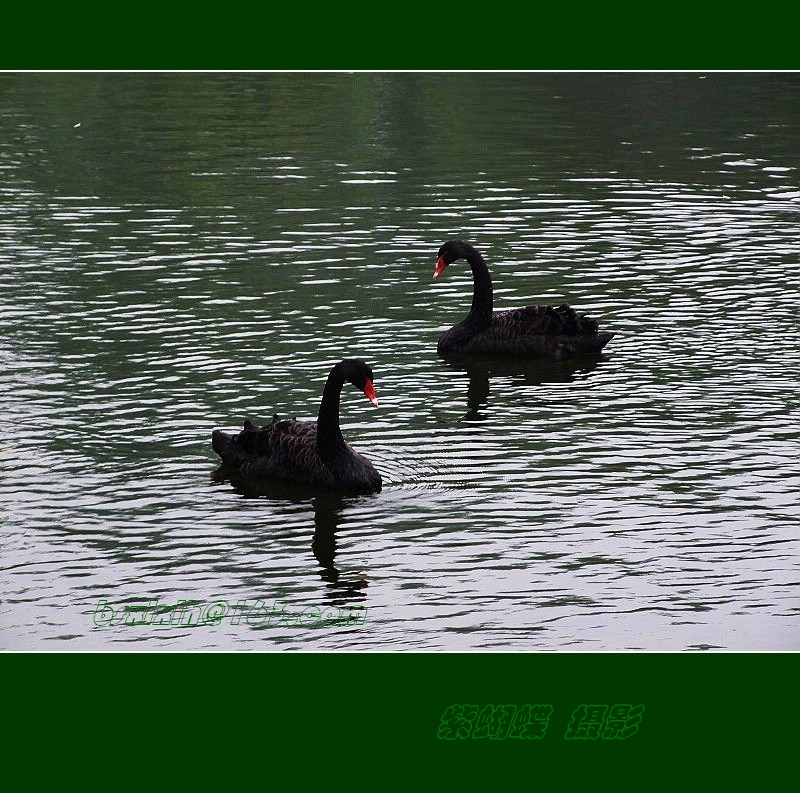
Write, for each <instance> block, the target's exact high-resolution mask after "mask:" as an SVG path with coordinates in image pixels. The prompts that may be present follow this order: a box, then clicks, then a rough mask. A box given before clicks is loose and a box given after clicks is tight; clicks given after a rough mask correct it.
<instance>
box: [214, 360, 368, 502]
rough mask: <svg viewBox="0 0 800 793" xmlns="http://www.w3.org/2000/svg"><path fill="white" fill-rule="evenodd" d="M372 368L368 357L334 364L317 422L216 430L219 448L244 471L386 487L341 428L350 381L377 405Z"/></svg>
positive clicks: (353, 488)
mask: <svg viewBox="0 0 800 793" xmlns="http://www.w3.org/2000/svg"><path fill="white" fill-rule="evenodd" d="M372 379H373V378H372V370H371V369H370V368H369V366H367V365H366V364H365V363H364V361H360V360H358V359H357V358H345V359H344V360H343V361H340V362H339V363H337V364H336V366H334V367H333V369H331V372H330V374H329V375H328V380H327V382H326V383H325V388H324V390H323V392H322V402H321V403H320V406H319V414H318V416H317V420H316V422H314V421H297V420H296V419H280V418H278V416H275V417H274V418H273V419H272V422H271V423H270V424H267V425H266V426H264V427H257V426H256V425H255V424H252V423H251V422H249V421H245V422H244V428H243V429H242V431H241V432H239V433H238V434H236V435H230V434H229V433H227V432H223V431H222V430H214V432H213V433H212V436H211V442H212V445H213V447H214V451H215V452H216V453H217V454H218V455H219V456H220V457H221V458H222V460H223V462H224V463H225V464H226V465H229V466H230V467H232V468H235V469H237V470H238V471H240V472H241V473H243V474H248V475H251V474H252V475H255V476H263V477H269V478H270V479H282V480H285V481H290V482H300V483H304V484H311V485H319V486H322V487H329V488H334V489H336V490H341V491H345V492H348V493H373V492H377V491H379V490H380V489H381V476H380V474H379V473H378V472H377V471H376V470H375V468H374V467H373V466H372V463H370V462H369V460H367V459H366V458H365V457H363V456H362V455H360V454H359V453H358V452H357V451H355V450H354V449H352V448H351V447H350V446H348V445H347V444H346V443H345V441H344V438H343V437H342V432H341V430H340V429H339V397H340V395H341V393H342V386H343V385H344V384H345V381H347V382H349V383H352V384H353V385H354V386H355V387H356V388H358V389H359V390H360V391H363V392H364V395H365V396H366V397H367V399H369V401H370V402H372V404H373V405H375V407H378V400H377V399H376V397H375V388H374V386H373V384H372Z"/></svg>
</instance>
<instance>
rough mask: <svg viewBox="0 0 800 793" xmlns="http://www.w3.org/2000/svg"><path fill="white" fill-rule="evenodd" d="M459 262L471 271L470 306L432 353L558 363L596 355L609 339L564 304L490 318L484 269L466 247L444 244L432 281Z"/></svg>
mask: <svg viewBox="0 0 800 793" xmlns="http://www.w3.org/2000/svg"><path fill="white" fill-rule="evenodd" d="M459 259H466V260H467V262H468V263H469V266H470V268H471V269H472V278H473V282H474V287H473V293H472V307H471V309H470V312H469V314H467V316H466V318H465V319H464V320H463V321H461V322H459V323H458V324H457V325H454V326H453V327H452V328H450V330H447V331H445V332H444V333H443V334H442V335H441V336H440V337H439V342H438V344H437V350H438V351H439V352H440V353H441V354H443V355H447V354H459V353H464V354H477V355H521V356H526V357H527V356H530V357H536V356H542V357H552V358H562V357H568V356H570V355H578V354H581V353H599V352H600V350H602V349H603V347H605V345H606V344H608V342H609V341H611V339H612V338H613V337H614V334H613V333H609V332H607V331H599V330H598V325H597V321H596V320H594V319H592V318H591V317H588V316H586V315H585V314H579V313H578V312H577V311H575V309H574V308H571V307H570V306H568V305H566V304H563V305H560V306H555V307H554V306H526V307H525V308H518V309H512V310H511V311H503V312H501V313H497V314H495V313H493V311H492V301H493V290H492V278H491V276H490V275H489V268H488V267H487V266H486V262H485V261H484V259H483V256H481V254H480V253H479V252H478V251H477V250H476V249H475V248H474V247H473V246H472V245H470V244H469V243H468V242H464V240H450V241H449V242H446V243H445V244H444V245H442V247H441V248H440V249H439V253H438V256H437V262H436V269H435V270H434V272H433V277H434V278H438V277H439V276H440V275H441V274H442V273H443V272H444V270H445V268H446V267H447V266H448V265H450V264H452V263H453V262H455V261H458V260H459Z"/></svg>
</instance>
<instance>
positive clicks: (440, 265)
mask: <svg viewBox="0 0 800 793" xmlns="http://www.w3.org/2000/svg"><path fill="white" fill-rule="evenodd" d="M445 267H447V262H446V261H445V260H444V256H440V257H439V261H438V262H436V269H435V270H434V271H433V277H434V278H438V277H439V276H440V275H441V274H442V273H443V272H444V268H445Z"/></svg>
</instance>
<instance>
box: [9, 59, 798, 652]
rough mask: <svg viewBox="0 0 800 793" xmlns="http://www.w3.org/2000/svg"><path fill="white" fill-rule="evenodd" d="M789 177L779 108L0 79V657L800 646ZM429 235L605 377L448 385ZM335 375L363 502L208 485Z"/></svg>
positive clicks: (548, 375)
mask: <svg viewBox="0 0 800 793" xmlns="http://www.w3.org/2000/svg"><path fill="white" fill-rule="evenodd" d="M798 143H800V77H799V76H798V75H796V74H709V75H701V74H560V75H559V74H461V75H459V74H424V73H418V74H368V73H367V74H313V73H311V74H186V75H175V74H147V73H133V74H118V75H114V74H57V73H52V74H13V73H5V74H0V364H1V366H0V405H1V406H2V412H3V419H4V432H3V438H2V440H0V510H1V511H2V512H1V515H2V516H1V517H0V521H1V523H0V598H1V601H0V648H3V649H36V650H47V649H75V650H83V649H112V650H130V649H148V650H151V649H165V650H177V649H196V650H201V649H231V650H237V649H242V650H279V649H293V650H326V649H330V650H353V651H358V650H374V651H391V650H426V651H427V650H532V651H534V650H573V651H574V650H578V651H596V650H684V649H700V648H703V649H705V648H709V649H724V650H798V649H800V615H799V614H798V609H799V607H800V596H799V593H798V584H799V583H800V575H798V550H800V548H799V546H800V543H799V542H798V526H799V525H800V507H799V506H798V492H800V462H798V461H799V460H800V425H799V424H798V419H799V418H800V396H798V368H799V367H800V349H799V346H798V342H800V321H799V320H800V311H799V310H798V306H799V305H800V300H799V298H800V235H798V228H800V145H798ZM451 237H463V238H465V239H468V240H470V241H472V242H473V244H475V245H476V246H477V247H478V248H479V249H480V250H481V251H483V253H484V255H485V257H486V259H487V261H488V263H489V266H490V268H491V271H492V275H493V279H494V283H495V308H496V309H503V308H514V307H518V306H522V305H525V304H529V303H536V302H552V303H561V302H569V303H570V304H572V305H574V306H576V307H578V308H580V309H581V310H583V311H586V312H588V313H590V314H592V315H593V316H596V317H597V318H598V319H599V320H600V322H601V326H602V327H603V328H605V329H608V330H612V331H614V332H616V334H617V336H616V337H615V338H614V339H613V340H612V342H611V343H610V344H609V345H608V347H607V348H606V350H605V354H604V356H603V358H602V359H600V360H598V361H576V362H572V363H564V364H549V365H545V364H541V363H533V364H530V363H529V364H525V363H523V362H519V361H517V362H510V363H507V364H506V365H505V366H490V367H488V368H487V367H479V366H478V367H476V366H471V367H466V366H460V365H453V364H450V363H448V362H446V361H443V360H441V359H440V358H439V357H438V356H437V354H436V340H437V338H438V335H439V334H440V333H441V332H442V330H444V329H446V328H447V327H449V326H450V325H451V324H453V323H454V322H456V321H458V320H460V319H461V318H462V317H463V316H464V315H465V314H466V312H467V310H468V307H469V302H470V297H471V280H470V278H469V276H468V270H467V267H466V264H465V263H464V262H460V263H457V264H454V265H453V266H451V267H450V268H449V269H448V271H447V273H446V275H445V276H444V277H443V278H441V279H438V280H437V281H436V282H434V283H432V282H431V275H432V272H433V268H434V265H435V260H436V252H437V250H438V248H439V246H440V245H441V244H442V242H444V241H445V240H446V239H449V238H451ZM346 356H357V357H362V358H364V359H365V360H367V361H368V362H369V363H370V364H371V366H372V367H373V369H374V371H375V382H376V388H377V392H378V397H379V400H380V408H379V409H377V410H375V409H373V408H372V407H371V406H370V405H369V403H368V402H367V401H366V400H365V399H364V398H363V396H362V395H361V394H359V393H358V392H356V391H354V390H353V389H350V388H348V389H347V390H346V391H345V392H344V394H343V399H342V427H343V431H344V434H345V436H346V438H347V439H348V441H349V442H350V443H352V445H353V446H355V447H356V448H357V449H359V450H360V451H361V452H363V453H364V454H365V455H366V456H368V457H369V458H370V459H371V460H372V461H373V462H374V464H375V466H376V467H377V468H378V470H379V471H380V472H381V474H382V476H383V479H384V488H383V491H382V492H381V493H379V494H375V495H371V496H361V497H337V496H330V495H328V494H322V493H303V492H296V491H286V490H285V489H276V488H274V487H268V486H261V485H253V484H252V483H236V482H231V481H229V480H226V479H222V480H220V479H219V478H218V477H215V471H216V470H217V467H218V459H217V458H216V456H215V455H214V453H213V451H212V450H211V446H210V434H211V430H212V429H213V428H215V427H227V428H231V429H234V428H236V427H237V426H240V425H241V421H242V420H243V419H244V418H250V419H252V420H254V421H258V422H263V421H266V420H268V419H269V418H270V417H271V416H272V415H273V413H275V412H280V413H282V414H289V415H292V416H297V417H298V418H308V419H313V418H314V417H315V415H316V411H317V407H318V404H319V398H320V394H321V391H322V386H323V383H324V381H325V377H326V376H327V373H328V370H329V369H330V367H331V366H332V364H333V363H335V362H336V361H338V360H339V359H340V358H343V357H346ZM101 601H105V604H106V607H107V608H108V609H113V610H114V612H115V613H116V614H117V615H118V616H119V615H120V614H124V608H125V607H126V606H137V605H147V604H153V603H156V604H158V605H159V606H161V607H166V606H171V605H175V604H177V603H179V602H180V601H187V602H188V603H189V605H190V606H193V607H194V608H195V609H196V610H197V611H196V612H195V613H197V614H202V615H205V616H208V615H210V614H212V613H213V614H217V615H223V618H222V619H221V621H220V622H219V624H213V621H210V622H209V623H206V624H200V625H197V626H193V627H192V626H189V627H187V626H185V625H183V626H179V625H162V626H155V625H148V624H118V625H115V624H113V622H112V623H111V624H109V622H108V620H107V619H106V617H107V615H109V614H110V612H109V611H107V610H106V611H104V610H103V608H102V607H101V608H100V610H98V606H99V604H100V602H101ZM259 601H260V602H261V603H262V604H263V608H267V609H268V610H270V613H271V614H272V613H273V612H275V613H276V614H277V613H278V612H280V614H281V615H283V616H275V615H274V614H273V616H272V617H271V618H270V619H263V616H260V615H259V614H256V613H255V611H254V609H255V610H256V611H257V608H256V604H257V603H258V602H259ZM238 603H242V604H244V605H242V606H240V607H239V613H240V615H241V613H242V611H243V609H245V608H247V609H248V614H249V615H250V616H249V617H240V619H239V620H238V621H237V620H236V619H235V612H236V609H235V604H238ZM278 603H281V604H282V606H276V605H275V604H278ZM213 604H217V605H215V606H214V609H216V610H214V609H212V610H210V611H209V607H210V606H212V605H213ZM219 604H224V605H225V607H227V609H228V611H227V613H226V612H225V610H224V608H223V606H221V605H219ZM204 609H205V610H204ZM281 609H283V610H282V611H281ZM337 610H338V613H340V614H347V613H358V614H361V615H364V614H366V616H363V619H362V620H361V621H360V622H358V623H357V624H349V625H342V624H328V623H326V622H325V621H324V620H322V619H321V618H320V619H319V620H318V621H317V622H316V623H313V619H309V620H308V623H307V624H289V623H290V619H289V617H290V616H298V615H300V614H301V613H302V614H307V615H312V617H313V615H314V614H320V613H325V614H333V613H334V611H337ZM364 610H366V611H364ZM189 613H190V614H191V613H192V612H191V611H190V612H189ZM287 615H288V616H287ZM130 621H133V622H136V620H133V619H131V620H130ZM142 621H143V620H142ZM312 623H313V624H312Z"/></svg>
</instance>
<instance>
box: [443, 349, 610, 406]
mask: <svg viewBox="0 0 800 793" xmlns="http://www.w3.org/2000/svg"><path fill="white" fill-rule="evenodd" d="M439 357H440V358H441V360H442V361H444V362H445V363H446V364H447V365H448V366H449V367H450V368H451V369H454V370H455V371H457V372H464V373H465V374H466V375H467V379H468V383H467V412H466V413H465V414H464V416H462V418H461V420H462V421H484V420H485V419H486V418H487V415H486V414H485V413H482V412H481V410H482V409H483V410H484V411H485V410H486V408H487V407H488V404H489V394H490V390H491V388H490V382H491V379H492V378H493V377H494V378H497V377H510V378H512V382H514V383H521V384H524V385H527V386H540V385H544V384H545V383H572V382H575V381H576V380H578V379H580V378H582V377H583V376H585V375H588V374H589V373H590V372H592V371H594V370H595V369H596V368H597V367H598V366H599V365H600V364H601V363H602V362H603V361H607V360H608V358H607V356H605V355H600V354H594V355H578V356H574V357H571V358H566V359H564V360H553V359H548V358H535V359H530V360H514V359H511V358H508V357H492V356H486V355H481V356H475V355H440V356H439Z"/></svg>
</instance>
